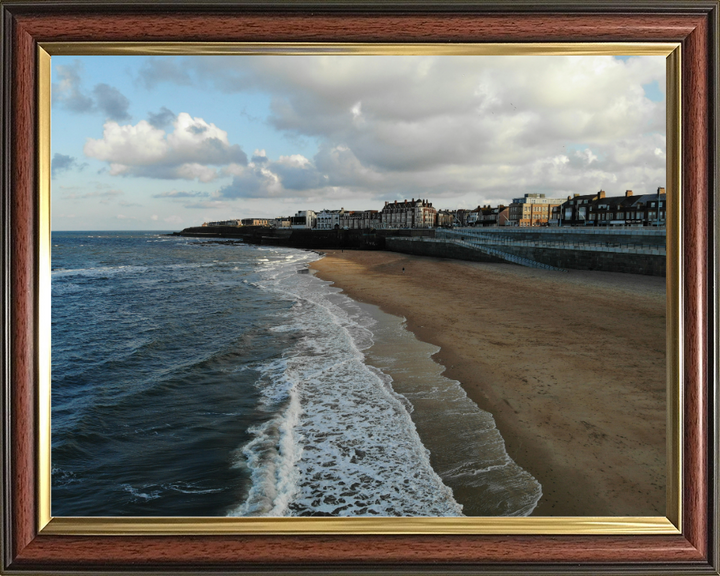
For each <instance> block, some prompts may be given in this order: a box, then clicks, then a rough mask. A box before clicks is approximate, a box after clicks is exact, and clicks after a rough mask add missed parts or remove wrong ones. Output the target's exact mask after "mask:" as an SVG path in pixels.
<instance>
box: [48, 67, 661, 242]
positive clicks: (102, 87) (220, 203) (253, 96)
mask: <svg viewBox="0 0 720 576" xmlns="http://www.w3.org/2000/svg"><path fill="white" fill-rule="evenodd" d="M52 74H53V78H52V81H53V91H52V95H53V105H52V150H51V155H52V158H53V178H52V206H53V210H52V218H53V222H52V224H53V229H54V230H133V229H140V230H180V229H182V228H184V227H187V226H194V225H200V224H202V223H203V222H204V221H208V220H224V219H229V218H244V217H250V216H255V217H275V216H287V215H290V214H293V213H295V212H296V211H297V210H304V209H314V210H321V209H323V208H340V207H344V208H346V209H369V208H375V209H379V208H381V207H382V205H383V203H384V201H385V200H401V199H403V198H411V197H414V198H427V199H429V200H430V201H431V202H433V205H435V206H436V207H438V208H459V207H463V208H472V207H475V206H478V205H484V204H493V205H494V204H497V203H505V204H507V203H509V201H510V200H511V199H512V198H513V197H517V196H521V195H522V194H524V193H533V192H540V193H545V194H546V195H547V196H549V197H557V198H563V197H566V196H567V195H569V194H573V193H581V194H587V193H590V192H594V191H597V190H599V189H601V188H602V189H604V190H606V191H607V193H608V195H614V194H622V193H624V191H625V190H626V189H633V190H634V191H635V193H636V194H637V193H645V192H654V191H655V190H656V188H657V187H658V186H664V185H665V98H664V86H665V62H664V58H663V57H629V58H628V57H625V58H618V57H579V56H572V57H565V56H553V57H537V56H527V57H509V56H492V57H489V56H484V57H480V56H457V57H448V56H443V57H419V56H418V57H415V56H404V57H390V56H245V57H241V56H230V57H214V56H204V57H170V56H169V57H156V56H155V57H153V56H87V57H69V56H68V57H64V56H55V57H53V59H52Z"/></svg>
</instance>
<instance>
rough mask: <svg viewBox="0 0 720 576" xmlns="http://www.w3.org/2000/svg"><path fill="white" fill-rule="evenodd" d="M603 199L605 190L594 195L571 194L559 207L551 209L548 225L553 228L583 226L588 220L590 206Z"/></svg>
mask: <svg viewBox="0 0 720 576" xmlns="http://www.w3.org/2000/svg"><path fill="white" fill-rule="evenodd" d="M604 198H605V190H600V191H599V192H596V193H595V194H585V195H580V194H573V195H572V196H568V197H567V200H565V201H564V202H563V203H562V204H561V205H560V206H555V207H553V213H552V216H551V218H550V224H551V225H553V226H585V225H586V224H587V223H588V221H589V219H588V215H589V214H590V204H591V203H592V202H594V201H595V200H602V199H604Z"/></svg>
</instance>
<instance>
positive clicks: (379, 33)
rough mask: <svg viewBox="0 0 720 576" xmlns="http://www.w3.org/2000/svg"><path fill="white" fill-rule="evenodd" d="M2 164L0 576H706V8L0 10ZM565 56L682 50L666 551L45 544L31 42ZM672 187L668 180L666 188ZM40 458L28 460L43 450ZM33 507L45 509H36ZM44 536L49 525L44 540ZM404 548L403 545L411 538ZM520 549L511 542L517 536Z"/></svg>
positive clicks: (714, 546) (249, 537)
mask: <svg viewBox="0 0 720 576" xmlns="http://www.w3.org/2000/svg"><path fill="white" fill-rule="evenodd" d="M2 12H3V14H2V16H3V24H2V26H3V44H2V55H1V57H2V70H3V74H2V86H1V91H2V126H3V136H2V138H3V161H2V169H1V171H0V174H2V178H1V182H2V198H3V209H2V218H3V228H2V229H3V235H2V275H3V276H2V280H3V282H2V284H3V327H4V339H3V342H4V343H3V352H2V354H3V357H2V366H3V415H4V426H3V433H2V434H3V436H2V441H3V476H2V482H3V511H4V514H3V516H4V523H3V538H2V542H3V550H2V556H3V558H2V570H3V572H4V573H31V572H36V571H45V572H60V571H87V572H92V573H99V572H111V571H112V572H115V571H125V572H133V571H148V570H153V571H180V570H183V571H187V570H191V571H214V572H234V571H245V572H247V571H258V572H260V571H268V570H273V571H280V570H282V571H286V572H289V571H293V572H300V571H309V572H318V571H329V572H337V571H348V570H350V571H355V570H363V571H371V570H372V571H383V570H384V571H396V570H398V571H399V570H401V569H412V570H415V571H428V572H433V571H436V572H437V571H450V570H455V569H462V570H464V571H472V572H483V573H492V572H497V573H499V572H507V571H516V572H523V573H524V572H533V571H548V570H550V571H558V572H559V571H563V572H567V571H579V572H598V571H608V572H610V571H612V572H630V571H639V570H642V571H653V572H661V573H682V572H687V571H693V572H698V573H707V574H717V573H718V555H719V552H720V550H719V545H718V527H719V526H718V516H717V514H718V511H717V502H718V488H717V462H718V446H717V437H718V434H717V408H718V405H717V338H716V334H717V320H718V316H717V261H716V260H717V253H716V250H717V248H716V235H717V220H716V215H717V166H718V161H717V160H718V159H717V153H718V148H717V76H718V59H717V40H718V37H717V29H718V27H717V24H718V3H717V1H715V2H712V1H711V2H704V1H694V0H693V1H690V2H677V1H656V2H652V3H642V4H638V5H636V6H633V7H631V8H628V7H627V6H625V5H624V4H623V3H621V2H617V3H613V2H611V3H594V2H593V3H583V4H582V5H579V4H575V3H555V4H540V5H538V4H524V3H512V4H509V3H485V2H466V3H452V4H443V5H437V4H434V3H425V2H416V3H411V4H407V3H382V4H381V3H352V4H345V3H325V4H310V3H291V2H263V3H251V2H246V3H243V2H233V3H207V2H188V3H183V4H181V5H173V6H172V8H170V9H169V8H168V5H167V4H166V3H162V2H143V1H137V0H135V1H131V2H122V3H105V4H102V5H100V6H98V5H95V4H90V3H88V2H83V1H73V2H64V1H62V2H53V3H41V2H15V1H9V2H7V1H6V2H4V3H3V4H2ZM89 41H92V42H133V41H141V42H159V43H163V42H167V43H170V42H219V43H222V42H229V41H232V42H254V43H276V42H290V43H321V42H322V43H349V42H356V43H387V44H392V43H428V42H433V43H444V42H452V43H477V42H481V43H487V42H494V43H508V42H521V43H552V42H555V43H563V42H565V43H573V42H596V43H597V42H677V43H680V45H681V47H682V62H681V69H682V76H681V80H682V81H681V91H680V93H681V95H680V98H681V100H680V107H681V119H680V120H681V126H682V128H681V130H682V132H681V134H682V146H681V157H682V170H681V171H680V172H679V173H678V174H677V175H676V176H677V178H678V179H681V180H682V189H683V196H682V202H683V203H682V212H683V213H684V214H691V215H697V217H692V218H684V219H683V224H682V229H681V230H680V237H681V244H680V245H681V246H682V247H683V251H682V269H683V276H682V278H681V279H680V284H681V286H679V291H680V294H681V312H682V315H681V317H682V319H683V326H682V331H681V332H680V327H678V334H680V333H681V334H682V340H681V341H679V342H678V343H677V344H678V347H679V349H680V350H681V353H680V355H681V361H680V366H679V369H680V370H681V376H682V380H683V390H684V396H683V397H682V399H681V402H679V404H680V406H678V407H677V410H676V411H677V413H678V415H679V416H678V417H679V418H680V420H682V422H683V427H684V437H683V440H682V444H681V445H680V446H678V458H679V459H680V462H681V463H682V474H681V479H680V480H679V483H681V484H682V490H681V492H680V499H681V503H682V506H681V515H682V517H681V518H679V519H678V522H679V524H680V525H681V531H680V532H676V533H673V532H672V531H670V532H667V533H661V534H650V533H646V534H640V533H638V534H603V535H601V536H597V535H588V534H583V533H579V532H576V533H569V532H565V531H562V530H560V531H559V532H558V533H554V534H550V533H545V534H523V533H521V534H511V533H512V532H513V530H509V529H508V530H506V531H504V532H502V533H491V534H467V533H450V532H447V531H445V532H443V531H436V533H432V531H430V532H428V533H422V534H418V533H417V532H416V531H415V532H413V531H412V530H408V531H407V532H404V531H403V530H399V531H398V530H395V531H392V532H393V533H392V534H391V535H387V534H383V533H382V530H378V529H377V526H375V527H374V528H373V530H370V531H368V532H365V533H356V534H348V533H343V532H338V533H336V534H335V533H333V532H332V530H330V531H327V530H325V531H323V532H321V533H314V532H312V531H305V532H301V533H294V532H293V530H283V529H282V525H281V524H279V525H278V526H277V527H276V528H275V529H273V527H272V526H268V525H263V526H262V527H261V529H260V530H258V531H256V532H255V533H243V534H237V533H235V531H234V530H233V529H232V527H230V528H229V529H228V530H227V531H223V530H217V531H216V532H215V533H209V534H208V533H203V534H198V533H193V532H192V529H191V530H184V529H183V528H182V526H183V524H186V522H185V519H177V520H176V521H175V524H176V528H177V529H169V528H168V526H167V525H164V524H162V523H159V524H157V525H155V526H153V525H152V523H151V524H150V525H148V529H147V531H146V532H145V533H144V534H142V535H138V534H130V533H129V532H130V531H129V530H128V529H127V527H126V526H125V527H123V526H122V525H121V526H120V527H119V528H118V523H117V522H116V521H114V520H113V519H102V520H101V522H100V526H99V527H98V528H96V529H95V531H94V533H88V532H87V530H86V531H83V530H82V529H80V530H75V531H74V532H73V531H69V530H67V529H66V530H65V531H63V530H62V529H60V530H52V529H46V526H45V522H44V520H47V519H43V516H42V510H41V508H42V499H43V498H46V497H47V492H48V490H49V486H48V485H47V480H43V478H45V479H46V478H47V476H48V474H47V472H48V471H47V470H44V469H43V466H45V467H46V466H47V463H45V462H43V460H42V458H39V457H38V452H39V450H38V446H39V445H40V444H41V443H42V442H43V441H44V442H48V440H49V438H45V439H44V440H43V437H42V429H43V427H42V426H41V423H40V422H39V417H40V415H41V414H42V413H43V410H47V409H48V408H49V406H47V403H49V400H48V394H46V393H44V392H43V390H42V389H41V388H40V385H39V382H41V381H42V380H43V378H42V376H43V373H44V372H47V373H48V374H49V365H47V362H46V361H44V360H43V358H45V356H44V354H43V346H45V345H46V344H44V343H43V342H44V341H43V335H42V333H41V327H40V326H39V323H38V318H39V316H40V315H41V314H42V312H43V310H42V307H43V306H47V303H48V302H49V299H48V297H47V294H46V293H45V292H46V291H47V288H48V287H47V283H45V284H43V282H42V278H41V277H40V275H41V271H42V269H43V268H42V261H43V259H44V258H48V257H49V255H47V254H43V253H42V250H41V246H42V245H43V242H44V236H43V235H47V234H49V216H48V215H47V214H43V211H42V209H41V206H40V205H39V202H38V193H37V190H38V187H39V186H40V185H41V182H42V180H43V178H44V176H46V175H43V174H42V171H41V170H37V169H36V167H37V166H40V165H42V164H43V158H41V156H42V155H43V154H47V153H49V150H45V149H44V148H43V147H41V146H38V142H40V141H42V139H43V137H44V136H43V134H42V132H43V130H44V129H45V128H43V126H45V124H44V123H43V121H42V110H43V107H44V105H45V104H47V103H45V104H44V103H43V102H41V101H40V100H39V99H37V98H36V94H38V93H40V94H42V93H43V91H42V90H40V89H39V87H38V82H40V81H41V80H42V77H43V75H42V74H41V72H40V71H41V69H42V67H43V66H48V65H49V62H48V59H46V58H44V57H43V56H42V53H41V46H42V44H43V43H56V44H65V45H66V49H68V50H70V49H71V48H72V46H73V45H79V44H78V43H82V42H89ZM45 160H47V159H45ZM668 177H669V178H670V177H671V176H670V174H669V175H668ZM40 451H41V450H40ZM43 494H45V496H43ZM50 526H52V525H50ZM408 532H409V533H408ZM521 532H522V531H521Z"/></svg>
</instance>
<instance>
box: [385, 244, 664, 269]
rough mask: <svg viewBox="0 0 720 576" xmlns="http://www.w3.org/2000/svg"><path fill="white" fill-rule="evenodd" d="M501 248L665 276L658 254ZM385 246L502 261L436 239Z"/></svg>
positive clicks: (579, 265)
mask: <svg viewBox="0 0 720 576" xmlns="http://www.w3.org/2000/svg"><path fill="white" fill-rule="evenodd" d="M501 248H502V250H503V251H504V252H507V253H509V254H513V255H515V256H520V257H521V258H527V259H529V260H534V261H536V262H540V263H542V264H548V265H550V266H555V267H557V268H565V269H572V270H600V271H604V272H624V273H629V274H645V275H648V276H665V270H666V258H665V256H664V255H660V254H635V253H627V254H626V253H622V252H613V251H601V250H583V249H581V248H575V249H561V248H548V247H534V246H502V247H501ZM385 249H386V250H390V251H392V252H401V253H404V254H414V255H416V256H434V257H436V258H455V259H458V260H470V261H475V262H504V260H501V259H500V258H497V257H494V256H491V255H488V254H484V253H483V252H481V251H480V250H475V249H472V248H465V247H463V246H457V245H454V244H452V243H451V242H443V241H439V240H435V241H417V240H412V239H409V238H408V239H405V238H386V240H385Z"/></svg>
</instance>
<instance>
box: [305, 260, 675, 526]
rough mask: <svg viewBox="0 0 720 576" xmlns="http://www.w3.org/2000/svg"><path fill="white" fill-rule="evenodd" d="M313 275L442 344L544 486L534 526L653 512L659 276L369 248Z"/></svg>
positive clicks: (657, 485) (660, 449) (660, 365)
mask: <svg viewBox="0 0 720 576" xmlns="http://www.w3.org/2000/svg"><path fill="white" fill-rule="evenodd" d="M312 268H314V269H315V270H316V271H317V275H318V276H319V277H320V278H322V279H324V280H330V281H333V282H334V283H335V285H336V286H337V287H339V288H342V290H343V291H344V292H345V293H346V294H348V295H349V296H350V297H352V298H353V299H355V300H357V301H359V302H366V303H369V304H374V305H376V306H379V307H380V308H381V309H382V310H383V311H384V312H387V313H389V314H393V315H396V316H402V317H405V318H406V319H407V327H408V329H409V330H411V331H412V332H413V333H414V334H415V335H416V336H417V338H418V339H419V340H421V341H424V342H428V343H430V344H433V345H435V346H438V347H440V349H441V350H440V352H439V353H438V354H436V355H435V356H434V359H435V361H436V362H438V363H440V364H441V365H443V366H444V367H445V368H446V371H445V376H447V377H448V378H452V379H455V380H458V381H459V382H460V383H461V385H462V386H463V388H464V389H465V391H466V392H467V394H468V396H469V397H470V398H471V399H472V400H473V401H475V402H476V403H477V404H478V406H479V407H480V408H482V409H483V410H487V411H488V412H490V413H491V414H492V415H493V416H494V418H495V420H496V423H497V426H498V428H499V430H500V432H501V434H502V436H503V438H504V440H505V443H506V448H507V452H508V453H509V454H510V456H511V457H512V458H513V459H514V460H515V461H516V462H517V463H518V464H519V465H520V466H521V467H522V468H524V469H525V470H527V471H528V472H529V473H530V474H532V475H533V476H534V477H535V478H536V479H537V480H538V481H539V482H540V484H541V485H542V489H543V496H542V498H541V500H540V502H539V504H538V506H537V508H536V509H535V511H534V512H533V514H534V515H539V516H647V515H650V516H656V515H664V513H665V477H666V470H665V459H666V445H665V415H666V389H665V280H664V279H663V278H657V277H649V276H638V275H632V274H614V273H606V272H584V271H570V272H569V273H561V272H550V271H545V270H536V269H529V268H523V267H520V266H514V265H511V264H482V263H472V262H462V261H457V260H442V259H436V258H425V257H417V256H410V255H405V254H397V253H392V252H369V251H344V252H340V251H327V253H326V255H325V257H324V258H323V259H321V260H319V261H317V262H315V263H313V264H312Z"/></svg>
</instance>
